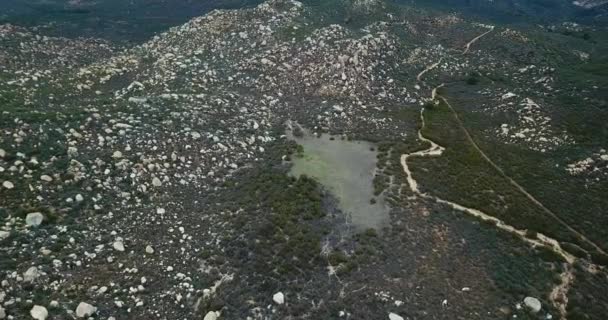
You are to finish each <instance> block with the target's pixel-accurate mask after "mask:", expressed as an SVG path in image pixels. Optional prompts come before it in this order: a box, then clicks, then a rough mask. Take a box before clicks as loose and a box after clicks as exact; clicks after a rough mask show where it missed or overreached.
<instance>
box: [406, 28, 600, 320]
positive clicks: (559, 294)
mask: <svg viewBox="0 0 608 320" xmlns="http://www.w3.org/2000/svg"><path fill="white" fill-rule="evenodd" d="M493 30H494V26H491V27H490V30H488V31H487V32H485V33H483V34H481V35H479V36H477V37H475V38H474V39H472V40H471V41H469V42H468V43H467V44H466V45H465V49H464V51H463V53H462V54H463V55H465V54H467V53H468V52H469V50H470V48H471V46H472V45H473V44H474V43H475V42H476V41H478V40H479V39H481V38H482V37H484V36H485V35H487V34H488V33H490V32H492V31H493ZM442 60H443V58H441V59H440V60H439V61H438V62H437V63H434V64H432V65H430V66H428V67H427V68H426V69H424V70H423V71H422V72H420V73H419V74H418V76H417V77H416V78H417V80H418V81H421V79H422V76H423V75H424V74H425V73H427V72H428V71H430V70H432V69H434V68H436V67H437V66H438V65H439V64H441V62H442ZM442 86H443V84H442V85H440V86H438V87H436V88H434V89H433V90H432V95H431V97H432V100H433V101H436V100H441V101H443V102H444V103H445V104H446V105H447V106H448V108H449V109H450V111H451V112H452V114H453V115H454V118H455V119H456V121H457V124H458V126H459V127H460V128H461V129H462V130H463V131H464V133H465V135H466V138H467V140H468V142H469V143H471V145H472V146H473V147H474V148H475V150H477V152H479V154H480V155H481V156H482V157H483V159H485V160H486V161H487V162H488V163H489V164H490V165H491V166H492V167H493V168H494V169H495V170H496V171H497V172H498V173H499V174H500V175H501V176H502V177H503V178H505V179H506V180H507V181H509V183H510V184H511V185H512V186H514V187H515V188H516V189H517V190H519V191H520V192H521V193H522V194H524V195H525V196H526V197H527V198H528V199H529V200H530V201H532V202H533V203H534V204H535V205H537V206H538V207H539V208H541V210H542V211H543V212H544V213H546V214H548V215H549V216H551V217H552V218H554V219H555V220H556V221H557V222H559V223H560V224H561V225H562V226H564V227H565V228H566V229H567V230H568V231H570V232H572V233H573V234H574V235H576V236H577V237H579V238H580V239H581V240H583V241H585V242H586V243H588V244H589V245H591V246H592V247H593V248H595V249H596V250H597V251H599V252H602V253H605V252H604V250H602V249H601V248H600V247H599V246H598V245H597V244H595V243H594V242H592V241H591V240H589V239H588V238H587V237H585V236H584V235H583V234H581V233H580V232H578V231H577V230H576V229H574V228H572V227H571V226H570V225H569V224H567V223H566V222H565V221H563V220H562V219H561V218H560V217H559V216H557V215H556V214H555V213H553V212H552V211H551V210H549V209H548V208H547V207H545V206H544V205H543V204H542V203H541V202H540V201H538V200H537V199H536V198H535V197H534V196H532V195H531V194H530V193H529V192H528V191H526V190H525V189H524V188H523V187H522V186H521V185H520V184H519V183H517V182H516V181H515V180H513V179H512V178H511V177H510V176H508V175H507V174H506V173H505V172H504V170H503V169H502V168H501V167H499V166H498V165H497V164H496V163H494V161H492V159H490V157H488V156H487V155H486V154H485V152H483V150H482V149H481V148H480V147H479V145H477V143H476V142H475V140H473V138H472V137H471V134H470V133H469V131H468V130H467V129H466V127H465V126H464V124H463V122H462V120H461V119H460V117H459V116H458V114H457V113H456V110H455V109H454V108H453V107H452V105H451V104H450V103H449V102H448V100H447V99H446V98H445V97H443V96H441V95H439V94H438V93H437V90H438V89H439V88H440V87H442ZM424 111H425V110H424V108H422V109H421V110H420V120H421V123H422V125H421V127H420V129H419V130H418V138H419V139H420V140H421V141H423V142H427V143H428V144H429V145H430V147H429V148H427V149H425V150H421V151H417V152H412V153H407V154H403V155H401V159H400V160H401V166H402V167H403V171H404V173H405V175H406V181H407V184H408V186H409V188H410V190H411V191H412V192H413V193H414V194H415V195H417V196H419V197H421V198H424V199H429V200H433V201H435V202H437V203H441V204H444V205H447V206H449V207H451V208H453V209H454V210H457V211H461V212H464V213H466V214H468V215H471V216H473V217H476V218H478V219H481V220H483V221H488V222H492V223H493V224H494V225H495V226H496V227H497V228H498V229H500V230H503V231H506V232H509V233H512V234H515V235H518V236H519V237H520V238H521V239H522V240H523V241H524V242H526V243H528V244H530V245H532V246H533V247H543V248H546V249H548V250H550V251H552V252H554V253H555V254H557V255H559V256H561V257H562V258H563V259H564V260H565V261H566V264H565V265H564V271H563V272H562V273H561V274H560V280H561V281H560V283H559V284H557V285H556V286H555V287H554V288H553V290H552V291H551V293H550V294H549V300H550V301H551V303H552V304H553V305H554V306H555V307H556V308H557V309H558V311H559V313H560V319H562V320H566V317H567V306H568V291H569V289H570V287H571V285H572V282H573V281H574V273H573V263H574V261H576V257H575V256H574V255H572V254H571V253H569V252H567V251H566V250H564V249H563V248H562V247H561V246H560V244H559V242H558V241H557V240H556V239H553V238H551V237H548V236H546V235H544V234H542V233H538V234H536V237H535V238H530V237H528V235H527V233H526V230H521V229H517V228H515V227H513V226H511V225H509V224H506V223H505V222H504V221H502V220H500V219H498V218H496V217H494V216H491V215H489V214H487V213H485V212H483V211H481V210H478V209H474V208H469V207H465V206H463V205H461V204H458V203H455V202H451V201H448V200H445V199H441V198H439V197H436V196H433V195H430V194H427V193H424V192H421V191H420V189H419V188H418V182H417V181H416V180H415V179H414V177H413V175H412V172H411V170H410V168H409V165H408V163H407V160H408V159H409V158H410V157H438V156H441V155H442V154H443V152H444V151H445V148H444V147H442V146H440V145H439V144H437V143H436V142H435V141H433V140H430V139H428V138H426V137H425V136H424V135H423V134H422V130H423V129H424V127H425V120H424ZM595 268H598V266H596V265H594V264H590V265H589V266H588V267H587V269H588V270H591V269H595Z"/></svg>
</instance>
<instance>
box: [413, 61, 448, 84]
mask: <svg viewBox="0 0 608 320" xmlns="http://www.w3.org/2000/svg"><path fill="white" fill-rule="evenodd" d="M442 60H443V57H441V58H440V59H439V61H437V62H435V63H433V64H432V65H430V66H428V67H426V69H424V70H422V71H421V72H420V73H419V74H418V76H416V80H418V81H422V76H423V75H424V74H425V73H427V72H429V71H431V70H433V69H435V68H437V66H438V65H440V64H441V61H442Z"/></svg>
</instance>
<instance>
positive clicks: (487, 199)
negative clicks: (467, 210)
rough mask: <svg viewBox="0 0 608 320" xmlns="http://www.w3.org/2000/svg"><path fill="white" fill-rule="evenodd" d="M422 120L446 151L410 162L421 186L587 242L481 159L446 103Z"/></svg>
mask: <svg viewBox="0 0 608 320" xmlns="http://www.w3.org/2000/svg"><path fill="white" fill-rule="evenodd" d="M425 121H426V126H425V128H424V129H423V134H424V135H425V136H426V137H428V138H429V139H431V140H433V141H435V142H437V143H438V144H440V145H442V146H444V147H445V148H446V150H445V152H444V154H443V155H442V156H441V157H432V158H413V159H412V160H411V163H412V168H413V174H414V176H415V177H416V179H417V180H418V181H419V182H420V184H421V187H422V188H423V190H426V191H429V192H431V191H432V193H433V194H434V195H437V196H439V197H441V198H444V199H446V200H449V201H453V202H456V203H459V204H462V205H464V206H467V207H472V208H477V209H479V210H482V211H484V212H486V213H488V214H490V215H493V216H495V217H497V218H499V219H501V220H504V221H505V222H506V223H508V224H510V225H512V226H514V227H516V228H518V229H528V230H531V231H537V232H542V233H545V234H547V235H549V236H551V237H554V238H557V239H560V240H561V241H569V242H574V243H578V244H580V245H581V246H584V245H585V243H584V242H580V241H579V240H578V239H577V238H576V237H575V236H574V235H572V234H571V233H570V232H569V231H568V230H567V229H565V228H564V227H563V226H561V225H560V224H559V223H558V222H557V221H555V220H554V219H552V218H551V217H549V216H547V215H545V214H544V213H543V212H542V210H541V209H540V208H538V207H537V206H536V205H535V204H534V203H532V202H531V201H530V200H528V199H527V198H526V197H525V196H524V195H523V194H522V193H521V192H520V191H519V190H517V189H515V188H514V187H513V186H512V185H511V184H509V182H508V181H507V180H506V179H504V178H503V177H502V176H501V175H500V174H499V173H498V172H497V171H496V170H495V169H494V168H493V167H491V166H490V164H489V163H488V162H487V161H486V160H485V159H483V158H482V157H481V155H480V154H479V152H478V151H477V150H475V149H474V148H473V146H472V145H471V144H470V143H469V142H468V141H467V140H466V136H465V133H464V131H463V130H461V129H460V127H459V126H458V124H457V122H456V119H455V118H454V115H453V114H452V112H451V111H450V110H449V108H448V107H447V106H446V105H445V104H444V103H440V104H439V105H438V106H436V107H435V108H433V109H432V110H429V111H426V112H425ZM431 172H432V174H429V173H431Z"/></svg>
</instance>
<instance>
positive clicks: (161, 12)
mask: <svg viewBox="0 0 608 320" xmlns="http://www.w3.org/2000/svg"><path fill="white" fill-rule="evenodd" d="M261 2H262V1H259V0H211V1H187V0H172V1H166V2H164V1H146V0H135V1H122V0H102V1H82V3H80V4H68V1H66V0H52V1H34V0H24V1H2V2H1V3H0V13H1V14H0V23H12V24H16V25H22V26H39V25H44V24H47V25H46V26H45V27H43V28H42V31H43V32H45V33H47V34H50V35H60V36H64V37H65V36H67V37H79V36H80V37H82V36H92V37H101V38H108V39H112V40H126V41H141V40H144V39H147V38H149V37H151V36H153V35H154V34H156V33H158V32H162V31H164V30H166V29H167V28H169V27H173V26H176V25H179V24H181V23H184V22H186V21H188V20H189V19H191V18H193V17H197V16H201V15H204V14H205V13H207V12H209V11H211V10H213V9H236V8H242V7H245V6H254V5H256V4H259V3H261Z"/></svg>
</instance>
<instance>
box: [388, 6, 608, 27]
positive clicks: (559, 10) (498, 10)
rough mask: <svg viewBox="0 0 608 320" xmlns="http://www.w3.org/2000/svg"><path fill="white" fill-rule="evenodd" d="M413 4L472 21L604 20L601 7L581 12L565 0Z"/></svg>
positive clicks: (604, 21) (554, 21)
mask: <svg viewBox="0 0 608 320" xmlns="http://www.w3.org/2000/svg"><path fill="white" fill-rule="evenodd" d="M395 1H396V2H405V1H404V0H395ZM408 3H409V2H408ZM416 4H418V5H421V6H425V7H427V8H430V9H437V10H454V9H456V10H457V11H459V12H461V13H463V14H466V15H469V16H472V17H475V18H476V19H481V20H491V21H494V22H500V23H513V24H515V23H517V24H527V23H556V22H560V21H568V20H569V21H577V22H581V23H589V22H590V21H593V22H594V23H598V24H603V23H606V18H605V17H604V16H603V15H602V13H604V12H605V10H606V9H605V6H604V7H599V8H596V9H591V10H585V9H582V8H580V7H577V6H575V5H573V4H572V1H568V0H496V1H484V0H432V1H416Z"/></svg>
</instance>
